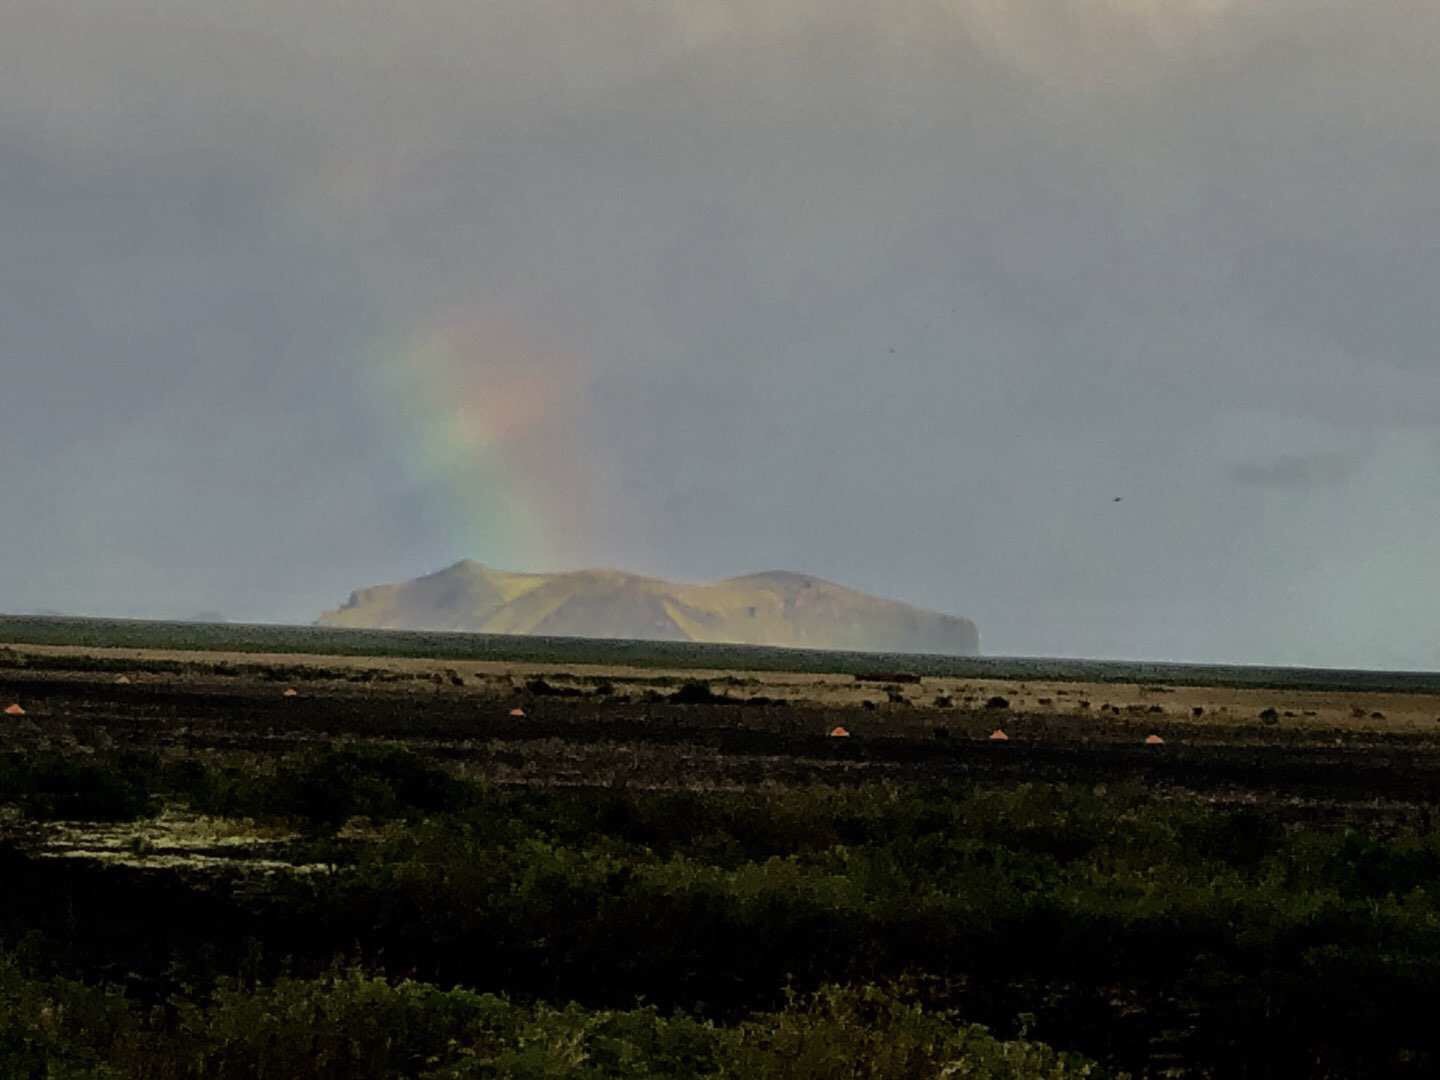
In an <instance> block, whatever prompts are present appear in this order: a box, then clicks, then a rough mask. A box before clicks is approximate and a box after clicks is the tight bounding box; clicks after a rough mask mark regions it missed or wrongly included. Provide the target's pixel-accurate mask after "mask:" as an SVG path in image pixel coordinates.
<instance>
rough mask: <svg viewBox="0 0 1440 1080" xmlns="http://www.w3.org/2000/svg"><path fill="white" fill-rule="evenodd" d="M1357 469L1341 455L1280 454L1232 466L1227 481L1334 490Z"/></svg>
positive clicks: (1349, 459) (1250, 484)
mask: <svg viewBox="0 0 1440 1080" xmlns="http://www.w3.org/2000/svg"><path fill="white" fill-rule="evenodd" d="M1357 468H1358V463H1357V462H1356V461H1355V460H1354V459H1353V458H1351V457H1349V456H1347V455H1344V454H1283V455H1281V456H1279V457H1276V458H1271V459H1269V460H1267V461H1247V462H1242V463H1240V464H1238V465H1234V466H1232V467H1231V469H1230V479H1231V480H1232V481H1233V482H1234V483H1236V484H1238V485H1240V486H1242V487H1259V488H1276V489H1292V490H1293V489H1308V488H1315V487H1335V486H1337V485H1339V484H1343V483H1345V482H1346V481H1347V480H1349V479H1350V478H1351V477H1352V476H1354V475H1355V473H1356V471H1357Z"/></svg>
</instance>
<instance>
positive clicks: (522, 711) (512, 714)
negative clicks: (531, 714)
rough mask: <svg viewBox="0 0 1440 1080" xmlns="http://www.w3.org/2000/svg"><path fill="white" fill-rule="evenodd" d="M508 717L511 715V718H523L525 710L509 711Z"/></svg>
mask: <svg viewBox="0 0 1440 1080" xmlns="http://www.w3.org/2000/svg"><path fill="white" fill-rule="evenodd" d="M510 715H511V716H519V717H523V716H524V715H525V710H524V709H511V710H510Z"/></svg>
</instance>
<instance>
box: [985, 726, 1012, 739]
mask: <svg viewBox="0 0 1440 1080" xmlns="http://www.w3.org/2000/svg"><path fill="white" fill-rule="evenodd" d="M990 741H991V742H1009V741H1010V736H1009V735H1006V734H1005V732H1003V731H1001V730H1000V729H999V728H998V727H997V728H996V729H995V730H994V731H992V732H991V733H990Z"/></svg>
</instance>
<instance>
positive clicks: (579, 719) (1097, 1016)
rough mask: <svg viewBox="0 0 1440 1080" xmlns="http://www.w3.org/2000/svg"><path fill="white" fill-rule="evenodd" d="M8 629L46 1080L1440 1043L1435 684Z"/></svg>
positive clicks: (14, 953)
mask: <svg viewBox="0 0 1440 1080" xmlns="http://www.w3.org/2000/svg"><path fill="white" fill-rule="evenodd" d="M7 630H8V631H9V644H6V645H4V646H3V647H0V709H3V708H4V707H5V706H7V705H11V704H13V705H16V706H18V707H19V710H21V711H22V714H21V715H6V716H0V862H3V866H0V871H3V872H4V873H5V875H6V880H7V881H8V882H9V883H10V885H9V887H8V888H7V889H6V890H4V892H3V894H0V1000H4V1001H6V1002H8V1003H9V1005H10V1008H11V1011H12V1014H13V1016H14V1017H19V1019H16V1020H13V1021H12V1023H13V1028H12V1030H11V1033H10V1038H9V1041H8V1042H7V1041H6V1036H3V1035H0V1065H3V1066H5V1067H7V1068H9V1069H10V1070H11V1071H12V1072H14V1073H15V1074H16V1075H26V1073H25V1072H23V1071H20V1070H21V1069H22V1068H33V1067H35V1065H34V1063H35V1062H36V1061H41V1060H42V1059H43V1060H44V1061H50V1060H51V1059H54V1060H60V1059H64V1060H66V1061H69V1062H70V1063H71V1064H72V1065H74V1068H75V1069H76V1070H78V1071H75V1072H73V1073H65V1074H64V1075H77V1076H80V1075H83V1076H101V1075H155V1076H161V1075H164V1076H180V1075H186V1076H188V1075H197V1076H198V1075H236V1076H240V1075H261V1074H265V1070H266V1069H269V1070H270V1073H271V1074H275V1075H284V1074H285V1073H284V1072H283V1070H284V1069H285V1068H287V1067H288V1068H294V1067H296V1066H295V1064H294V1063H295V1062H296V1061H298V1060H301V1059H304V1060H306V1061H307V1062H308V1061H312V1060H313V1057H314V1054H315V1053H317V1052H319V1051H317V1047H319V1046H320V1045H321V1044H323V1045H324V1047H325V1048H326V1049H325V1050H324V1053H325V1054H328V1055H330V1057H329V1058H327V1059H326V1060H328V1061H329V1062H330V1064H329V1065H328V1066H327V1067H326V1068H328V1069H329V1071H328V1072H327V1071H325V1069H318V1070H314V1069H311V1068H310V1066H308V1065H307V1066H306V1068H307V1072H306V1074H307V1075H308V1074H314V1075H335V1076H370V1075H375V1076H391V1075H405V1076H408V1075H415V1076H422V1075H424V1076H442V1075H443V1076H452V1075H453V1076H460V1075H493V1076H510V1075H514V1076H522V1075H526V1076H528V1075H556V1076H559V1075H596V1076H601V1075H604V1076H641V1075H645V1076H650V1075H670V1076H692V1075H694V1076H701V1075H707V1076H708V1075H714V1076H719V1075H757V1076H765V1075H793V1076H830V1075H834V1076H841V1075H844V1076H851V1075H864V1076H892V1075H893V1076H897V1077H898V1076H923V1075H934V1076H940V1075H974V1076H1052V1075H1053V1076H1061V1075H1108V1074H1114V1075H1122V1074H1128V1075H1135V1076H1140V1075H1155V1076H1160V1075H1175V1076H1246V1075H1249V1076H1282V1075H1314V1076H1354V1075H1417V1076H1418V1075H1432V1074H1433V1072H1432V1069H1433V1067H1434V1066H1435V1064H1436V1062H1437V1060H1440V1058H1437V1056H1436V1055H1437V1050H1440V1043H1437V1038H1436V1036H1435V1035H1434V1034H1433V1033H1432V1031H1431V1030H1430V1026H1429V1025H1428V1024H1426V1023H1424V1022H1423V1016H1424V1014H1425V1008H1426V1006H1425V1002H1426V1001H1433V1000H1434V994H1435V993H1436V992H1437V991H1440V907H1437V904H1440V834H1437V833H1436V832H1434V831H1433V830H1432V814H1433V812H1434V810H1435V806H1436V797H1435V793H1436V791H1437V789H1440V788H1437V785H1440V693H1437V690H1440V687H1437V682H1436V679H1435V678H1434V677H1433V676H1421V675H1398V676H1384V675H1381V674H1375V673H1325V672H1287V671H1275V670H1266V669H1214V668H1192V667H1183V666H1178V665H1163V666H1162V665H1131V666H1129V667H1126V666H1125V665H1103V664H1090V663H1087V662H1074V661H1055V662H1045V661H995V660H986V661H974V660H963V661H961V660H947V659H946V658H938V657H873V656H864V655H861V654H810V653H803V652H798V651H797V652H787V651H785V650H746V649H732V648H728V647H705V648H703V649H696V648H689V647H685V646H678V645H658V646H643V645H641V644H640V643H620V644H618V645H616V644H610V643H599V642H579V643H576V642H571V643H565V642H559V641H555V640H548V641H540V642H535V641H528V640H525V639H503V638H485V639H481V640H465V638H466V636H465V635H447V636H445V640H444V641H443V642H441V647H432V646H434V641H433V640H432V639H431V636H429V635H380V636H378V637H377V636H374V635H368V634H366V633H365V632H350V633H354V634H356V636H354V637H350V636H347V632H339V631H326V632H324V634H323V635H320V636H315V635H312V634H310V633H308V632H307V631H304V630H296V631H289V630H278V629H273V628H221V627H211V628H202V629H200V630H198V631H197V630H195V629H194V628H190V630H189V631H188V633H189V636H188V637H187V636H185V635H186V633H187V631H185V630H184V624H164V625H160V626H156V625H155V624H117V623H83V622H80V621H75V620H63V621H61V620H11V621H9V622H7V623H5V624H4V625H0V637H3V636H4V633H5V632H6V631H7ZM367 648H368V649H370V650H371V652H370V653H367V652H366V649H367ZM317 649H318V650H320V651H306V650H317ZM325 650H329V651H328V652H326V651H325ZM787 669H788V670H787ZM827 669H828V670H827ZM1236 672H1238V673H1239V674H1236ZM1162 676H1163V677H1162ZM836 729H842V730H843V731H844V732H845V733H846V734H843V735H837V734H835V732H836ZM997 731H1000V732H1003V733H1004V734H1005V736H1006V738H1005V739H1004V740H1000V739H997V738H994V737H993V736H994V734H995V733H996V732H997ZM77 986H88V987H91V988H99V989H98V990H97V991H96V992H100V993H102V994H103V995H107V996H106V997H105V1000H106V1001H107V1002H109V1004H108V1005H107V1006H106V1007H107V1008H108V1009H110V1010H111V1013H107V1014H106V1015H107V1016H108V1017H109V1018H108V1019H106V1020H105V1021H104V1023H101V1022H100V1021H99V1020H96V1019H94V1018H93V1016H92V1018H91V1020H89V1021H83V1022H82V1021H81V1020H78V1019H73V1018H74V1017H77V1016H85V1015H88V1014H86V1013H85V1011H84V1009H85V1008H88V1007H93V1002H92V1003H91V1006H84V1007H82V1005H83V1003H81V1002H77V999H76V998H75V995H77V994H80V993H81V991H79V990H77V989H75V988H76V987H77ZM417 988H418V989H417ZM422 992H423V994H430V995H439V996H438V997H434V998H433V1000H432V999H430V998H427V999H426V1000H430V1001H431V1005H429V1006H425V1007H423V1008H421V1007H419V1006H415V1005H414V1002H410V1004H409V1005H406V1004H405V1002H406V1001H409V1000H410V999H409V998H406V997H405V995H407V994H408V995H412V996H413V995H414V994H416V993H422ZM466 994H469V995H472V997H462V998H456V997H455V996H454V995H466ZM475 994H480V995H492V996H486V997H484V1000H485V1001H487V1002H492V1004H490V1005H486V1006H484V1007H481V1006H480V1005H476V1004H475V1002H476V1001H479V1000H481V999H480V998H473V995H475ZM6 995H8V997H7V996H6ZM67 995H69V996H67ZM286 995H288V997H287V996H286ZM367 995H369V996H368V997H367ZM385 995H390V997H388V998H387V997H385ZM395 995H400V997H401V998H404V999H405V1000H404V1001H402V1000H400V999H399V998H396V997H395ZM447 995H449V996H447ZM281 999H283V1000H284V1001H285V1002H286V1003H288V1004H287V1005H286V1008H288V1009H290V1010H291V1012H290V1013H287V1014H286V1015H291V1014H294V1013H295V1010H297V1009H298V1010H299V1011H300V1012H301V1013H304V1014H305V1015H307V1016H310V1017H312V1021H313V1022H312V1023H311V1024H310V1028H309V1029H307V1030H309V1032H310V1034H309V1035H306V1034H305V1033H304V1030H302V1029H304V1028H305V1025H304V1024H299V1026H298V1027H296V1028H295V1029H294V1030H291V1029H290V1028H286V1027H284V1025H281V1024H279V1021H276V1022H275V1023H273V1024H271V1025H270V1027H268V1028H266V1027H265V1025H264V1024H261V1025H260V1028H263V1029H264V1030H263V1031H262V1032H261V1033H260V1034H257V1033H256V1032H257V1031H260V1029H259V1028H257V1029H254V1030H251V1029H250V1028H246V1027H245V1025H243V1024H240V1025H239V1026H238V1027H236V1028H235V1029H234V1030H231V1029H230V1028H227V1027H226V1025H227V1024H238V1023H239V1022H238V1020H237V1019H236V1018H237V1017H240V1016H250V1017H252V1019H253V1017H254V1016H256V1015H278V1014H277V1013H276V1010H277V1008H279V1005H278V1004H277V1002H279V1001H281ZM382 999H383V1004H384V1007H383V1009H382V1012H383V1018H382V1019H381V1020H376V1018H375V1016H374V1015H371V1020H370V1021H366V1020H365V1019H364V1017H365V1016H366V1015H368V1014H366V1013H365V1008H366V1007H367V1006H365V1005H364V1002H365V1001H367V1000H368V1001H371V1006H369V1007H371V1008H372V1011H373V1009H374V1008H380V1007H381V1006H380V1005H377V1004H375V1003H376V1002H381V1001H382ZM85 1000H88V999H85ZM493 1002H501V1003H503V1009H502V1005H496V1004H493ZM27 1003H28V1004H27ZM467 1003H468V1004H467ZM62 1006H63V1007H64V1008H66V1009H68V1010H69V1012H68V1013H65V1015H68V1016H71V1017H72V1022H71V1026H69V1027H66V1026H65V1025H57V1024H56V1023H54V1022H53V1018H54V1017H55V1016H56V1015H57V1014H56V1012H55V1010H56V1009H57V1008H61V1007H62ZM47 1008H48V1009H50V1010H51V1011H50V1012H49V1013H46V1012H45V1010H46V1009H47ZM406 1008H418V1009H419V1012H418V1013H417V1014H416V1016H414V1017H411V1019H409V1020H403V1021H402V1019H399V1018H398V1017H401V1015H402V1014H404V1013H405V1009H406ZM467 1009H469V1010H470V1012H467V1011H466V1010H467ZM485 1009H490V1010H491V1011H490V1012H486V1011H485ZM496 1009H502V1011H503V1010H508V1011H504V1015H503V1018H502V1019H503V1023H502V1021H501V1019H496V1017H498V1016H500V1013H496V1012H495V1010H496ZM26 1010H28V1012H27V1011H26ZM187 1010H188V1011H187ZM247 1010H248V1011H247ZM266 1010H269V1012H267V1011H266ZM306 1010H309V1011H308V1012H307V1011H306ZM476 1010H478V1012H477V1011H476ZM547 1010H548V1011H547ZM567 1010H568V1011H567ZM62 1011H63V1009H62ZM283 1011H284V1010H281V1012H283ZM472 1013H473V1014H474V1015H472ZM112 1014H113V1015H112ZM422 1014H423V1015H422ZM405 1015H408V1014H405ZM461 1015H463V1016H464V1017H468V1018H469V1019H465V1020H464V1021H463V1022H462V1021H460V1020H456V1019H455V1017H456V1016H461ZM47 1016H49V1017H50V1018H51V1019H50V1020H46V1019H45V1018H46V1017H47ZM187 1016H189V1017H191V1027H189V1028H187V1027H186V1021H185V1017H187ZM442 1016H443V1017H448V1018H449V1019H448V1020H442V1019H440V1017H442ZM195 1017H201V1018H203V1023H202V1022H199V1021H195V1019H194V1018H195ZM316 1017H319V1018H322V1019H314V1018H316ZM324 1017H329V1018H330V1019H328V1020H324V1019H323V1018H324ZM476 1017H479V1019H476ZM485 1017H489V1019H488V1020H487V1019H485ZM557 1017H558V1018H561V1019H557ZM564 1017H568V1018H569V1019H563V1018H564ZM27 1018H28V1019H27ZM267 1023H268V1021H267ZM297 1023H298V1022H297ZM377 1023H378V1024H379V1028H375V1025H376V1024H377ZM447 1024H450V1025H451V1027H447V1026H446V1025H447ZM457 1024H458V1025H459V1027H455V1026H454V1025H457ZM487 1024H488V1025H489V1026H488V1027H487V1026H486V1025H487ZM685 1024H698V1025H700V1027H699V1028H696V1029H695V1030H691V1029H690V1028H685V1027H683V1025H685ZM973 1024H980V1025H983V1026H984V1029H985V1030H984V1031H981V1029H980V1028H974V1027H972V1026H971V1025H973ZM47 1025H48V1026H47ZM276 1025H279V1026H276ZM317 1025H318V1028H317ZM326 1025H329V1026H328V1027H327V1026H326ZM367 1025H368V1026H367ZM387 1025H393V1030H388V1029H387ZM466 1025H470V1026H466ZM476 1025H479V1026H478V1027H476ZM506 1025H509V1026H508V1027H507V1026H506ZM525 1025H530V1027H526V1026H525ZM617 1025H618V1026H617ZM676 1025H680V1026H676ZM926 1025H931V1026H929V1027H927V1026H926ZM251 1028H254V1025H253V1024H251ZM282 1029H283V1030H282ZM361 1029H363V1031H364V1032H365V1033H363V1034H362V1032H361ZM371 1029H375V1030H380V1031H387V1030H388V1033H387V1034H386V1035H385V1038H384V1039H383V1040H382V1041H381V1042H380V1043H376V1042H375V1039H376V1038H377V1037H378V1036H376V1035H375V1030H371ZM642 1029H643V1030H642ZM702 1029H703V1031H706V1032H709V1034H707V1035H704V1037H703V1038H702V1037H701V1036H700V1035H699V1034H696V1032H697V1031H700V1030H702ZM16 1032H20V1033H21V1034H20V1035H19V1036H17V1035H16V1034H15V1033H16ZM226 1032H228V1034H225V1033H226ZM525 1032H529V1034H525ZM262 1036H263V1037H262ZM307 1039H308V1040H309V1041H308V1042H307V1041H306V1040H307ZM617 1039H618V1040H619V1041H620V1043H623V1044H624V1046H625V1047H627V1048H628V1049H625V1050H624V1052H623V1053H622V1052H621V1051H619V1050H616V1049H615V1047H616V1046H617V1045H619V1043H617V1042H616V1040H617ZM697 1039H698V1040H699V1042H697V1043H695V1045H694V1046H692V1047H691V1050H690V1051H686V1052H685V1053H681V1052H680V1051H679V1050H677V1049H676V1047H677V1046H678V1045H680V1044H682V1043H683V1044H684V1045H687V1046H690V1045H691V1042H694V1041H695V1040H697ZM707 1039H708V1040H709V1041H708V1042H706V1041H705V1040H707ZM527 1040H528V1041H527ZM686 1040H690V1042H687V1041H686ZM857 1040H858V1041H857ZM866 1040H869V1041H866ZM967 1040H968V1041H967ZM702 1043H703V1046H702V1045H701V1044H702ZM672 1044H673V1045H672ZM537 1046H540V1047H542V1048H548V1049H544V1052H543V1053H542V1052H541V1051H540V1050H536V1049H535V1047H537ZM567 1047H568V1048H569V1049H566V1048H567ZM697 1047H698V1048H697ZM707 1047H708V1049H707ZM927 1047H928V1049H927ZM37 1048H38V1049H37ZM146 1048H148V1049H146ZM527 1048H528V1049H527ZM7 1053H8V1054H10V1055H11V1056H10V1057H9V1058H6V1057H4V1056H3V1055H5V1054H7ZM27 1054H28V1055H30V1056H29V1057H26V1056H25V1055H27ZM527 1054H530V1055H532V1056H533V1055H536V1054H538V1055H539V1057H538V1058H536V1061H539V1062H540V1064H536V1063H535V1061H529V1059H528V1058H527V1057H526V1055H527ZM567 1054H568V1055H569V1056H567ZM687 1054H688V1055H689V1056H686V1055H687ZM266 1055H269V1056H268V1057H267V1056H266ZM286 1055H291V1056H290V1057H286ZM546 1055H549V1056H546ZM627 1055H628V1056H627ZM747 1055H748V1056H747ZM682 1059H683V1060H682ZM287 1061H288V1062H289V1063H290V1064H289V1065H286V1064H285V1063H286V1062H287ZM527 1061H528V1064H527ZM857 1061H858V1062H860V1063H859V1064H857ZM227 1062H228V1063H229V1064H228V1065H227V1064H226V1063H227ZM626 1062H629V1064H626ZM667 1062H668V1064H666V1063H667ZM677 1062H678V1063H677ZM957 1062H959V1063H961V1064H963V1065H964V1068H968V1069H970V1070H971V1071H970V1072H964V1071H955V1070H956V1069H957V1068H959V1066H957ZM187 1063H188V1064H187ZM197 1063H198V1064H197ZM966 1063H968V1064H966ZM106 1069H111V1070H114V1071H113V1072H110V1073H107V1072H105V1071H104V1070H106ZM227 1069H229V1070H230V1071H228V1072H227V1071H226V1070H227ZM527 1069H529V1070H530V1071H526V1070H527ZM587 1069H588V1070H590V1071H589V1072H586V1071H585V1070H587ZM627 1069H628V1070H630V1071H626V1070H627ZM946 1069H951V1070H952V1071H951V1072H949V1073H947V1072H946V1071H945V1070H946ZM85 1070H90V1071H88V1072H87V1071H85ZM187 1070H188V1071H187ZM207 1070H208V1071H207ZM466 1070H469V1071H466ZM537 1070H538V1071H537ZM545 1070H550V1071H548V1072H547V1071H545ZM727 1070H729V1071H728V1072H727ZM737 1070H738V1071H737ZM786 1070H789V1071H786ZM846 1070H850V1071H846ZM857 1070H858V1071H857ZM0 1071H3V1069H0ZM39 1075H47V1074H45V1073H40V1074H39Z"/></svg>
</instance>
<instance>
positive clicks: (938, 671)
mask: <svg viewBox="0 0 1440 1080" xmlns="http://www.w3.org/2000/svg"><path fill="white" fill-rule="evenodd" d="M0 640H3V641H8V642H11V643H14V644H17V645H21V644H23V645H76V646H85V647H87V648H131V649H142V648H143V649H165V650H177V651H191V652H206V651H210V652H237V653H290V654H312V655H323V656H374V657H420V658H427V659H433V660H437V661H439V660H452V661H453V660H503V661H510V662H514V663H521V664H542V663H543V664H604V665H623V666H627V667H650V668H687V669H703V670H718V671H735V670H741V671H787V672H808V673H816V674H827V673H840V674H849V675H856V676H862V677H865V676H869V677H876V676H878V675H883V676H885V677H886V678H887V679H889V678H890V673H894V672H901V673H905V674H906V675H909V676H944V677H948V678H961V679H984V678H989V679H1019V680H1026V679H1033V680H1045V681H1081V682H1112V683H1167V684H1170V685H1175V686H1236V687H1258V688H1271V689H1277V690H1322V691H1323V690H1335V691H1393V692H1397V693H1437V692H1440V675H1435V674H1426V673H1421V672H1382V671H1338V670H1337V671H1329V670H1309V669H1303V668H1264V667H1242V666H1235V665H1219V664H1160V663H1144V662H1136V661H1126V662H1107V661H1095V660H1043V659H1029V658H1016V657H954V656H939V655H930V654H911V653H860V652H836V651H829V650H819V649H782V648H768V647H764V646H758V645H713V644H697V643H693V642H674V641H610V640H599V639H588V638H549V637H526V636H518V635H504V634H467V633H456V632H425V631H408V630H352V629H338V628H334V627H316V626H270V625H243V624H235V623H214V624H205V623H178V622H151V621H142V620H132V619H81V618H59V617H38V616H15V615H0ZM892 681H893V680H892Z"/></svg>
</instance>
